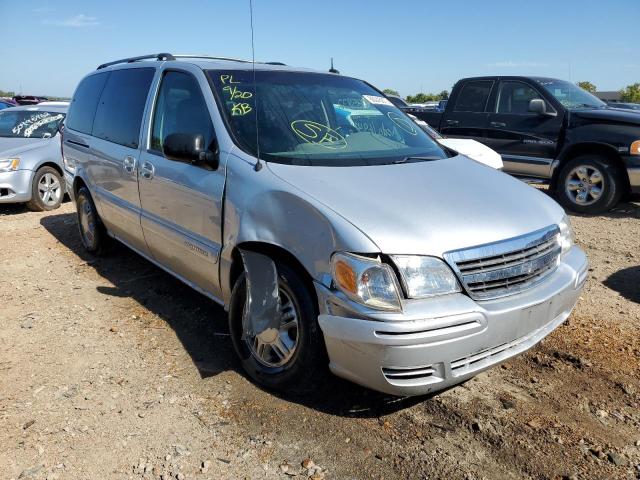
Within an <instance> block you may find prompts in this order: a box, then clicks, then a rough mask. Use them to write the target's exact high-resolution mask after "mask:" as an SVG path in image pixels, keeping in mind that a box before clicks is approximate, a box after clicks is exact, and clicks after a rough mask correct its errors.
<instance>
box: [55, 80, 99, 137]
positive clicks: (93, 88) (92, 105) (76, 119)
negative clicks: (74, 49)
mask: <svg viewBox="0 0 640 480" xmlns="http://www.w3.org/2000/svg"><path fill="white" fill-rule="evenodd" d="M108 77H109V73H107V72H105V73H98V74H95V75H91V76H89V77H85V78H84V80H82V81H81V82H80V85H78V88H77V89H76V93H75V94H74V95H73V100H72V101H71V105H69V113H68V114H67V121H66V122H65V123H66V125H67V127H68V128H70V129H72V130H76V131H78V132H82V133H88V134H91V130H92V128H93V118H94V117H95V114H96V107H97V106H98V101H99V100H100V94H101V93H102V89H103V88H104V84H105V82H106V81H107V78H108Z"/></svg>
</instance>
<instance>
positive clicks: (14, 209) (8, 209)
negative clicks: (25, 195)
mask: <svg viewBox="0 0 640 480" xmlns="http://www.w3.org/2000/svg"><path fill="white" fill-rule="evenodd" d="M27 211H28V210H27V207H25V206H24V203H3V204H2V205H0V217H3V216H5V215H17V214H19V213H25V212H27Z"/></svg>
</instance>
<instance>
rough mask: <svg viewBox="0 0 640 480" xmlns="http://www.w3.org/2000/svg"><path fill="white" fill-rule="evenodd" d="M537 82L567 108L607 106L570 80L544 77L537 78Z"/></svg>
mask: <svg viewBox="0 0 640 480" xmlns="http://www.w3.org/2000/svg"><path fill="white" fill-rule="evenodd" d="M538 83H539V84H540V85H541V86H542V88H544V89H545V90H546V91H547V92H549V93H550V94H551V95H553V96H554V97H555V98H556V100H558V101H559V102H560V103H561V104H562V105H563V106H564V107H565V108H568V109H569V110H577V109H582V108H604V107H606V106H607V104H606V103H604V102H603V101H602V100H600V99H599V98H597V97H596V96H594V95H592V94H590V93H589V92H587V91H586V90H583V89H582V88H580V87H578V86H577V85H574V84H573V83H571V82H566V81H564V80H552V79H549V80H546V79H545V80H538Z"/></svg>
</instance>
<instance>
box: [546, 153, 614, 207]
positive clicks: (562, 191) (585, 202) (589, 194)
mask: <svg viewBox="0 0 640 480" xmlns="http://www.w3.org/2000/svg"><path fill="white" fill-rule="evenodd" d="M623 189H624V184H623V180H622V175H621V174H620V171H619V169H618V168H617V167H616V166H615V165H612V164H611V162H608V161H607V159H606V158H605V157H602V156H600V155H594V154H589V155H580V156H578V157H576V158H574V159H572V160H570V161H569V162H567V164H566V165H565V166H564V167H563V168H562V170H561V171H560V175H559V176H558V181H557V185H556V191H557V194H558V201H559V202H560V203H561V204H562V206H563V207H565V208H566V209H567V210H572V211H574V212H578V213H591V214H597V213H602V212H605V211H607V210H610V209H611V208H613V207H614V206H615V205H616V204H617V203H618V201H619V200H620V197H621V195H622V193H623Z"/></svg>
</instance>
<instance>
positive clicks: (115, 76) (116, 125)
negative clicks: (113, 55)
mask: <svg viewBox="0 0 640 480" xmlns="http://www.w3.org/2000/svg"><path fill="white" fill-rule="evenodd" d="M154 74H155V69H153V68H131V69H126V70H114V71H113V72H111V73H110V75H109V79H108V80H107V84H106V85H105V86H104V90H103V91H102V96H101V97H100V103H99V105H98V110H97V111H96V118H95V120H94V122H93V132H92V134H93V135H94V136H96V137H98V138H102V139H104V140H108V141H109V142H114V143H118V144H120V145H124V146H125V147H129V148H138V141H139V138H140V124H141V123H142V115H143V114H144V106H145V104H146V102H147V96H148V94H149V87H150V85H151V81H152V80H153V76H154Z"/></svg>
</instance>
